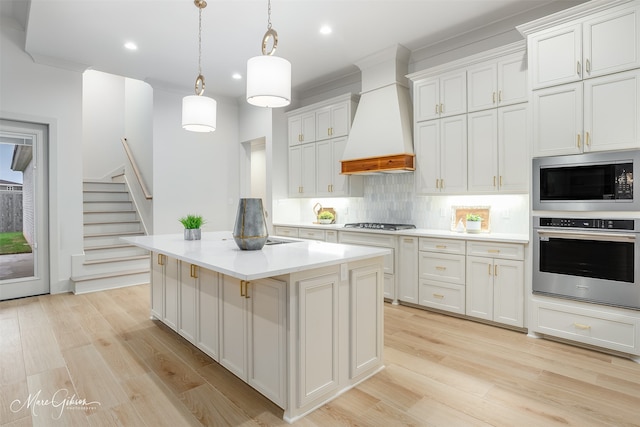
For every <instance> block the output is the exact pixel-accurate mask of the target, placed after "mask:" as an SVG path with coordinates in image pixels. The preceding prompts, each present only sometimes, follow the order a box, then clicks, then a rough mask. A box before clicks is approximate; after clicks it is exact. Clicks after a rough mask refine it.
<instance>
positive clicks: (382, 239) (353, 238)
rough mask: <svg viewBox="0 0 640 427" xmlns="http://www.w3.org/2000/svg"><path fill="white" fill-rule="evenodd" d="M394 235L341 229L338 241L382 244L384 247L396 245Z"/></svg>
mask: <svg viewBox="0 0 640 427" xmlns="http://www.w3.org/2000/svg"><path fill="white" fill-rule="evenodd" d="M396 237H397V236H396V235H394V234H393V235H392V234H382V233H380V234H377V233H375V234H374V233H360V232H357V231H341V232H340V233H338V239H339V241H340V243H347V244H349V243H352V244H354V245H364V246H382V247H384V248H395V247H396Z"/></svg>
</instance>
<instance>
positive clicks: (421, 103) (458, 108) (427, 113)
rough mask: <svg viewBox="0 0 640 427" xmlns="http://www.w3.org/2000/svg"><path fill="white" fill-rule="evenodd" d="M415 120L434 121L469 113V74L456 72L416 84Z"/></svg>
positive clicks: (463, 71) (414, 91) (414, 90)
mask: <svg viewBox="0 0 640 427" xmlns="http://www.w3.org/2000/svg"><path fill="white" fill-rule="evenodd" d="M413 93H414V95H413V96H414V111H415V112H414V120H415V121H416V122H420V121H423V120H432V119H437V118H440V117H447V116H454V115H457V114H464V113H466V112H467V74H466V71H465V70H456V71H453V72H450V73H446V74H443V75H441V76H438V77H432V78H429V79H425V80H423V81H418V82H416V83H415V84H414V89H413Z"/></svg>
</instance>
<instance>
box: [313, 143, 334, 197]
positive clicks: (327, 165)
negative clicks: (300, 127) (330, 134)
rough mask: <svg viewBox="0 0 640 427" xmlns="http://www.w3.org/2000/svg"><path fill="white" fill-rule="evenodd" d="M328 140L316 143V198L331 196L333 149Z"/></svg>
mask: <svg viewBox="0 0 640 427" xmlns="http://www.w3.org/2000/svg"><path fill="white" fill-rule="evenodd" d="M332 145H333V144H332V142H331V140H330V139H326V140H324V141H319V142H316V144H315V146H316V165H317V170H316V172H317V179H318V181H317V191H316V194H317V195H318V196H331V185H332V184H333V147H332Z"/></svg>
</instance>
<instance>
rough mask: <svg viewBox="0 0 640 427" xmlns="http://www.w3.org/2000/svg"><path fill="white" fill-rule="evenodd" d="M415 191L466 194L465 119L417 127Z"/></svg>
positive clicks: (426, 123)
mask: <svg viewBox="0 0 640 427" xmlns="http://www.w3.org/2000/svg"><path fill="white" fill-rule="evenodd" d="M415 151H416V163H417V166H416V172H417V174H418V176H417V179H416V185H417V188H416V191H417V192H418V193H421V194H425V193H427V194H428V193H446V194H452V193H464V192H465V191H466V190H467V116H466V115H465V114H463V115H459V116H453V117H446V118H444V119H439V120H429V121H426V122H420V123H417V124H416V132H415Z"/></svg>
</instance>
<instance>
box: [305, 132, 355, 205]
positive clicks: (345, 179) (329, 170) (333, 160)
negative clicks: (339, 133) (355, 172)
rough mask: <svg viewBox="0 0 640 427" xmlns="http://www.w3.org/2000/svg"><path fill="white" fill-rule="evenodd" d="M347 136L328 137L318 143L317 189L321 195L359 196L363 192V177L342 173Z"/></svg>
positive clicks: (318, 194)
mask: <svg viewBox="0 0 640 427" xmlns="http://www.w3.org/2000/svg"><path fill="white" fill-rule="evenodd" d="M346 146H347V137H346V136H343V137H339V138H332V139H326V140H324V141H319V142H317V143H316V164H317V168H316V171H317V191H316V195H317V196H319V197H335V196H358V195H360V196H361V195H362V192H363V187H364V185H363V183H364V181H363V177H362V176H349V175H342V174H341V173H340V172H341V170H342V168H341V163H340V160H342V155H343V154H344V149H345V147H346Z"/></svg>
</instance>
